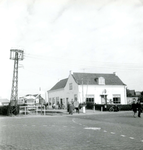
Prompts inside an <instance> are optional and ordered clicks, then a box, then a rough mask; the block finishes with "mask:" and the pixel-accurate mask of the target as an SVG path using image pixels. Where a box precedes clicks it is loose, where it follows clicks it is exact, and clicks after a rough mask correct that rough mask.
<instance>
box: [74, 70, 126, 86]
mask: <svg viewBox="0 0 143 150" xmlns="http://www.w3.org/2000/svg"><path fill="white" fill-rule="evenodd" d="M73 77H74V79H75V81H76V83H77V84H79V85H82V84H84V85H85V84H88V85H98V78H99V77H103V78H104V79H105V85H125V84H124V83H123V82H122V81H121V80H120V78H119V77H118V76H116V75H115V74H103V73H73Z"/></svg>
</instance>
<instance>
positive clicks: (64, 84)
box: [49, 78, 68, 91]
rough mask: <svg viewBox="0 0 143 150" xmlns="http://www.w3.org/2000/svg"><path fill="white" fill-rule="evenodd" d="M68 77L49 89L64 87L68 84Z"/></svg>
mask: <svg viewBox="0 0 143 150" xmlns="http://www.w3.org/2000/svg"><path fill="white" fill-rule="evenodd" d="M67 80H68V78H66V79H62V80H60V81H59V82H58V83H57V84H55V85H54V86H53V87H52V88H51V89H50V90H49V91H51V90H57V89H62V88H64V87H65V86H66V83H67Z"/></svg>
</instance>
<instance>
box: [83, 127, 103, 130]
mask: <svg viewBox="0 0 143 150" xmlns="http://www.w3.org/2000/svg"><path fill="white" fill-rule="evenodd" d="M84 129H89V130H101V128H99V127H85V128H84Z"/></svg>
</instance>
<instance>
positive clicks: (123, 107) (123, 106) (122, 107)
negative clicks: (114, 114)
mask: <svg viewBox="0 0 143 150" xmlns="http://www.w3.org/2000/svg"><path fill="white" fill-rule="evenodd" d="M141 105H142V108H143V104H141ZM112 106H113V104H107V105H105V104H95V110H101V109H102V110H103V111H109V109H110V107H112ZM117 106H118V107H119V110H121V111H130V110H132V105H131V104H118V105H117Z"/></svg>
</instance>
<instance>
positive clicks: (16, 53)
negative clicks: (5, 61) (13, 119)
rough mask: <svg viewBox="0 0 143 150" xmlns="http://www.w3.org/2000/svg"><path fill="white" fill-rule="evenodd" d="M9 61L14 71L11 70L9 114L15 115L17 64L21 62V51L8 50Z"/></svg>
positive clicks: (16, 111)
mask: <svg viewBox="0 0 143 150" xmlns="http://www.w3.org/2000/svg"><path fill="white" fill-rule="evenodd" d="M10 59H12V60H14V69H13V80H12V89H11V97H10V104H9V114H10V115H11V114H17V113H18V110H17V109H18V107H17V101H18V62H19V60H23V51H22V50H18V49H11V50H10Z"/></svg>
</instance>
